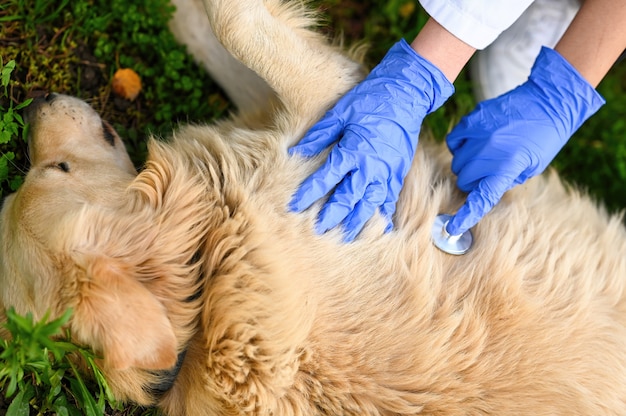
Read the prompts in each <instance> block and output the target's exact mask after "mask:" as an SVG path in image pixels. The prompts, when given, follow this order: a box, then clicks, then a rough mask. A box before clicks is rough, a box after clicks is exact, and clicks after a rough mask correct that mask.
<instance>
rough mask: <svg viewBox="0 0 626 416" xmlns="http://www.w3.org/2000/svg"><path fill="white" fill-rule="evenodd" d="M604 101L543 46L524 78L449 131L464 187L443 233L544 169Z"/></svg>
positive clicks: (464, 225)
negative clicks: (464, 197) (461, 202)
mask: <svg viewBox="0 0 626 416" xmlns="http://www.w3.org/2000/svg"><path fill="white" fill-rule="evenodd" d="M603 104H604V99H603V98H602V97H601V96H600V95H599V94H598V93H597V92H596V90H595V89H594V88H593V87H592V86H591V85H589V83H588V82H587V81H586V80H585V79H584V78H583V77H582V76H581V75H580V74H579V73H578V71H576V69H575V68H574V67H573V66H571V65H570V64H569V63H568V62H567V61H566V60H565V59H564V58H563V57H562V56H561V55H560V54H559V53H558V52H556V51H554V50H552V49H549V48H545V47H544V48H543V49H542V50H541V52H540V53H539V56H538V57H537V60H536V61H535V64H534V66H533V68H532V70H531V74H530V77H529V79H528V81H526V82H525V83H524V84H522V85H520V86H519V87H517V88H516V89H514V90H512V91H510V92H508V93H506V94H504V95H501V96H500V97H497V98H494V99H492V100H488V101H484V102H482V103H480V104H479V105H478V106H477V107H476V109H474V111H472V112H471V113H470V114H469V115H467V116H465V117H464V118H463V119H462V120H461V122H460V123H459V124H458V125H457V126H456V127H455V128H454V129H453V130H452V132H451V133H450V134H449V135H448V137H447V139H446V140H447V143H448V147H449V149H450V151H451V152H452V154H453V159H452V171H453V172H454V173H455V174H456V175H457V176H458V178H457V185H458V187H459V188H460V189H461V190H463V191H465V192H469V194H468V196H467V201H466V202H465V204H464V205H463V206H462V207H461V208H460V209H459V211H458V212H457V213H456V215H455V216H454V217H453V218H451V219H450V221H449V223H448V225H447V231H448V233H450V234H451V235H458V234H461V233H463V232H465V231H467V230H468V229H469V228H471V227H472V226H474V225H475V224H476V223H478V221H480V219H481V218H482V217H483V216H484V215H486V214H487V213H488V212H489V211H490V210H491V208H493V206H494V205H495V204H497V203H498V202H499V201H500V198H502V195H503V194H504V193H505V192H506V191H507V190H509V189H511V188H512V187H514V186H515V185H518V184H521V183H523V182H525V181H526V180H527V179H528V178H530V177H533V176H535V175H538V174H540V173H541V172H543V171H544V170H545V169H546V167H547V166H548V165H549V164H550V162H551V161H552V159H554V157H555V156H556V155H557V153H558V152H559V150H561V148H562V147H563V146H564V145H565V143H567V141H568V140H569V138H570V137H571V135H572V134H573V133H574V132H575V131H576V130H577V129H578V128H579V127H580V125H581V124H582V123H583V122H584V121H585V120H587V118H589V117H590V116H591V115H592V114H593V113H595V112H596V111H597V110H598V109H599V108H600V107H601V106H602V105H603Z"/></svg>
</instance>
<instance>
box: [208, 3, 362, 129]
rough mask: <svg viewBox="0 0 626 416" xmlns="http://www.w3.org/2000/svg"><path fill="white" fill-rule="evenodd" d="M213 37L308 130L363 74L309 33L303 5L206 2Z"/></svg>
mask: <svg viewBox="0 0 626 416" xmlns="http://www.w3.org/2000/svg"><path fill="white" fill-rule="evenodd" d="M204 3H205V5H206V8H207V14H208V16H209V21H210V24H211V26H212V27H213V30H214V32H215V35H216V36H217V38H218V39H219V41H220V42H221V43H222V44H223V45H224V46H225V47H226V49H227V50H228V51H230V53H231V54H232V55H233V56H235V57H236V58H237V59H238V60H239V61H241V62H242V63H243V64H244V65H246V66H247V67H249V68H250V69H252V70H253V71H254V72H256V73H257V74H258V75H259V76H260V77H261V78H262V79H263V80H264V81H265V82H267V84H268V85H269V86H270V87H271V88H272V89H273V90H274V91H275V92H276V94H277V96H278V98H279V99H280V100H281V102H282V103H283V104H284V108H285V109H287V111H289V112H290V113H292V117H290V120H293V122H294V123H298V126H290V127H291V128H296V129H299V128H306V127H307V126H308V125H310V124H311V123H312V122H314V121H316V120H317V119H318V118H319V117H321V115H322V114H323V112H324V111H325V110H326V109H327V108H328V107H330V105H331V104H333V103H334V102H335V101H336V100H337V99H338V98H339V97H340V96H341V95H342V94H343V93H345V92H346V91H347V90H348V89H349V88H351V87H352V86H353V85H355V84H356V83H357V82H358V81H359V80H360V79H361V78H362V76H363V71H362V68H361V66H360V65H359V64H358V63H356V62H354V61H352V60H351V59H349V58H348V57H347V56H346V55H344V54H343V53H341V52H340V50H339V48H336V47H333V46H331V45H330V44H329V43H328V42H327V41H326V39H325V38H324V37H323V36H321V35H320V34H318V33H316V32H314V31H313V30H311V29H310V27H311V26H312V25H314V24H315V21H314V19H313V17H312V13H311V12H310V11H307V10H306V9H305V6H304V5H303V4H302V3H301V2H284V1H281V0H265V1H263V0H204Z"/></svg>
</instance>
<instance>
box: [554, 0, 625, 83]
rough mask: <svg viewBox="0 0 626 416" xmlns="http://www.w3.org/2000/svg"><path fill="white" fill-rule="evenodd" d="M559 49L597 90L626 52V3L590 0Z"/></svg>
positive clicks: (623, 0) (560, 42)
mask: <svg viewBox="0 0 626 416" xmlns="http://www.w3.org/2000/svg"><path fill="white" fill-rule="evenodd" d="M555 49H556V51H557V52H559V53H560V54H561V55H562V56H563V57H564V58H565V59H566V60H567V61H568V62H569V63H570V64H572V65H573V66H574V68H576V69H577V70H578V72H580V74H581V75H582V76H583V77H584V78H585V79H586V80H587V81H588V82H589V83H590V84H591V85H593V86H594V87H596V86H597V85H598V84H599V83H600V81H601V80H602V78H604V76H605V75H606V73H607V72H608V71H609V69H610V68H611V66H612V65H613V64H614V63H615V61H616V60H617V58H618V57H619V55H620V54H621V53H622V52H623V51H624V49H626V0H586V1H585V2H584V3H583V5H582V6H581V9H580V11H579V12H578V14H577V15H576V17H575V18H574V21H573V22H572V24H571V25H570V26H569V28H568V29H567V31H566V32H565V34H564V35H563V37H562V38H561V40H560V41H559V43H558V44H557V45H556V47H555Z"/></svg>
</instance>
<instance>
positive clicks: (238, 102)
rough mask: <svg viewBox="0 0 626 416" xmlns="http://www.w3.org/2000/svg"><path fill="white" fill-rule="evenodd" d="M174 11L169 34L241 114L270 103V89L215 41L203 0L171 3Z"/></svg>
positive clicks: (177, 0) (271, 92)
mask: <svg viewBox="0 0 626 416" xmlns="http://www.w3.org/2000/svg"><path fill="white" fill-rule="evenodd" d="M172 4H174V6H176V11H175V13H174V16H173V17H172V20H171V21H170V25H169V26H170V30H171V31H172V33H173V34H174V36H175V37H176V39H177V40H178V41H179V42H180V43H182V44H184V45H185V46H186V47H187V50H188V52H189V53H190V54H191V55H192V56H193V57H194V59H195V60H196V62H198V64H199V65H201V66H202V67H204V69H206V70H207V72H208V73H209V74H210V75H211V76H212V77H213V79H214V80H215V81H217V83H218V84H220V86H221V87H222V88H223V89H224V91H225V92H226V94H227V95H228V97H229V98H230V100H231V101H232V102H233V104H235V106H236V107H237V108H238V109H239V110H240V111H242V112H250V111H255V110H256V109H258V108H264V107H266V106H267V105H268V103H269V102H270V101H271V100H272V96H273V95H274V93H273V91H272V89H271V88H270V87H269V86H268V85H267V84H266V83H265V82H264V81H263V80H262V79H261V78H260V77H259V76H258V75H257V74H255V73H254V72H253V71H252V70H251V69H249V68H247V67H246V66H244V65H243V64H242V63H241V62H239V61H238V60H236V59H235V58H234V57H233V56H232V55H231V54H230V53H229V52H228V51H227V50H226V49H224V47H223V46H222V44H221V43H220V42H219V41H218V40H217V38H216V37H215V35H214V34H213V31H212V30H211V26H210V25H209V21H208V19H207V16H206V12H205V9H204V5H203V4H202V0H172Z"/></svg>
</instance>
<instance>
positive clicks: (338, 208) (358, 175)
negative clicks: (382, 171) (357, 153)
mask: <svg viewBox="0 0 626 416" xmlns="http://www.w3.org/2000/svg"><path fill="white" fill-rule="evenodd" d="M368 185H369V182H368V180H367V178H366V177H365V175H364V173H363V172H362V171H359V170H356V171H354V172H351V173H350V174H349V175H346V177H345V178H344V179H343V180H342V181H341V183H339V184H338V185H337V187H336V188H335V191H334V192H333V194H332V195H331V196H330V197H329V198H328V201H327V202H326V204H324V206H323V207H322V210H321V211H320V213H319V217H318V220H317V224H316V226H315V231H316V232H317V233H318V234H323V233H325V232H326V231H328V230H330V229H332V228H335V227H336V226H337V225H339V224H340V223H341V222H343V221H344V220H345V219H346V218H347V217H348V216H349V215H350V213H351V212H352V211H353V210H354V208H355V207H356V205H357V204H358V203H359V201H361V200H362V199H363V196H364V195H365V193H366V191H367V187H368Z"/></svg>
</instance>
